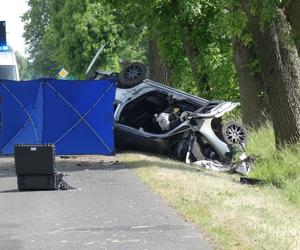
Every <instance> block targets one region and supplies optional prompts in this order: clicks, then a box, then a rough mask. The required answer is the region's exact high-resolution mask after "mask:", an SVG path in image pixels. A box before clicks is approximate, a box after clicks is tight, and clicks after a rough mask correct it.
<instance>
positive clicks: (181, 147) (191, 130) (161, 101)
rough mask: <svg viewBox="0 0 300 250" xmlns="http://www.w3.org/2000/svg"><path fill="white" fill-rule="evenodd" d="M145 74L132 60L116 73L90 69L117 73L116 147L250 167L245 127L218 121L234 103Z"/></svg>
mask: <svg viewBox="0 0 300 250" xmlns="http://www.w3.org/2000/svg"><path fill="white" fill-rule="evenodd" d="M146 76H147V72H146V67H145V65H144V64H141V63H139V62H134V63H131V64H130V63H129V64H126V65H125V66H124V67H123V69H122V71H121V72H120V73H119V74H116V73H113V72H103V71H95V72H93V75H92V76H91V75H90V77H89V78H90V79H103V78H109V77H118V86H117V91H116V98H115V113H114V119H115V143H116V148H117V149H120V150H139V151H145V152H152V153H158V154H163V155H167V156H171V157H173V158H176V159H179V160H181V161H184V162H186V163H188V164H195V165H198V166H201V167H204V168H207V169H212V170H217V171H237V172H240V173H241V174H247V173H248V172H249V171H250V163H251V159H250V158H249V157H247V156H246V154H245V152H244V147H245V144H246V142H247V132H246V130H245V128H244V127H243V126H242V125H241V124H239V123H237V122H233V121H230V122H226V123H224V122H223V121H222V116H223V115H224V114H226V113H227V112H230V111H232V110H233V109H235V108H236V107H237V106H239V103H236V102H225V101H216V100H214V101H209V100H205V99H203V98H200V97H196V96H193V95H190V94H187V93H185V92H182V91H180V90H177V89H174V88H171V87H169V86H166V85H162V84H160V83H157V82H155V81H152V80H149V79H145V78H146ZM237 153H239V154H240V157H239V158H236V154H237Z"/></svg>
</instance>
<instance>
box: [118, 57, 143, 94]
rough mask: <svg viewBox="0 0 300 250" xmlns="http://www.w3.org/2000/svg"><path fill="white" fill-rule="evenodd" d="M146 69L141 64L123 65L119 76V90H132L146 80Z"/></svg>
mask: <svg viewBox="0 0 300 250" xmlns="http://www.w3.org/2000/svg"><path fill="white" fill-rule="evenodd" d="M146 75H147V67H146V65H145V64H143V63H139V62H134V63H130V64H128V65H125V66H124V67H123V69H122V71H121V72H120V75H119V84H118V87H119V88H125V89H126V88H132V87H134V86H136V85H138V84H139V83H141V82H142V81H143V80H145V79H146Z"/></svg>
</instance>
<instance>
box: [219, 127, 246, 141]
mask: <svg viewBox="0 0 300 250" xmlns="http://www.w3.org/2000/svg"><path fill="white" fill-rule="evenodd" d="M222 134H223V138H224V140H225V142H226V143H228V144H230V145H232V144H236V145H240V144H242V145H245V144H246V143H247V139H248V136H247V130H246V129H245V127H244V126H243V125H241V124H239V123H237V122H228V123H225V124H224V125H223V128H222Z"/></svg>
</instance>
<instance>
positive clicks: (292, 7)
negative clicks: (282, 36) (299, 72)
mask: <svg viewBox="0 0 300 250" xmlns="http://www.w3.org/2000/svg"><path fill="white" fill-rule="evenodd" d="M285 14H286V17H287V20H288V22H289V23H290V25H291V27H292V34H293V37H294V39H295V42H296V47H297V50H298V55H300V0H290V1H289V2H288V4H287V5H286V7H285Z"/></svg>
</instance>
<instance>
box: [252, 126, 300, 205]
mask: <svg viewBox="0 0 300 250" xmlns="http://www.w3.org/2000/svg"><path fill="white" fill-rule="evenodd" d="M274 141H275V139H274V135H273V130H272V128H271V127H270V126H267V127H265V128H263V129H261V130H260V131H258V132H252V133H251V137H250V141H249V145H248V147H247V149H248V151H249V152H250V153H253V154H255V155H258V156H259V157H258V159H257V161H256V164H255V169H254V171H253V172H252V173H251V175H250V176H251V177H255V178H259V179H263V180H265V181H266V182H267V183H268V184H271V185H273V186H275V187H277V188H280V189H281V190H282V193H283V194H284V196H286V197H287V198H288V200H289V201H290V202H292V203H294V204H296V205H298V206H300V184H299V183H300V144H299V145H295V146H293V147H290V148H285V149H283V150H281V151H277V150H276V149H275V146H274Z"/></svg>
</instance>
